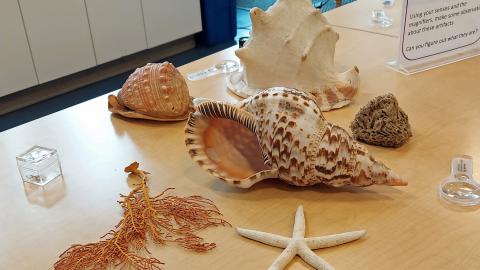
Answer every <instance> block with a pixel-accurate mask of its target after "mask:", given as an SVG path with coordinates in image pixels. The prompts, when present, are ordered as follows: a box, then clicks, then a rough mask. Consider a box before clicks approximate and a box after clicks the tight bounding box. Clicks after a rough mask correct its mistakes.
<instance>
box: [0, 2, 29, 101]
mask: <svg viewBox="0 0 480 270" xmlns="http://www.w3.org/2000/svg"><path fill="white" fill-rule="evenodd" d="M37 83H38V81H37V77H36V75H35V69H34V67H33V63H32V56H31V54H30V50H29V48H28V41H27V37H26V35H25V28H24V27H23V22H22V16H21V14H20V9H19V8H18V3H17V0H2V3H1V8H0V96H5V95H8V94H10V93H13V92H16V91H18V90H20V89H24V88H27V87H30V86H33V85H36V84H37Z"/></svg>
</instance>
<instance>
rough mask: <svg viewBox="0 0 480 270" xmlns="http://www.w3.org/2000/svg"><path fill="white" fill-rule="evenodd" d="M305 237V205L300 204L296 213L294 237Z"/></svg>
mask: <svg viewBox="0 0 480 270" xmlns="http://www.w3.org/2000/svg"><path fill="white" fill-rule="evenodd" d="M303 237H305V214H304V212H303V206H302V205H300V206H299V207H298V208H297V212H296V213H295V223H294V224H293V238H303Z"/></svg>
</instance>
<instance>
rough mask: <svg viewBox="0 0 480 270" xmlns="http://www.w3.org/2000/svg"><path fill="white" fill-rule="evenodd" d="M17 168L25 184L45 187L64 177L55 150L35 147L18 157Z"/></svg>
mask: <svg viewBox="0 0 480 270" xmlns="http://www.w3.org/2000/svg"><path fill="white" fill-rule="evenodd" d="M17 166H18V170H19V171H20V175H21V176H22V180H23V181H24V182H28V183H32V184H35V185H40V186H43V185H45V184H47V183H48V182H50V181H52V180H54V179H56V178H57V177H59V176H61V175H62V168H61V167H60V161H59V160H58V153H57V150H55V149H50V148H46V147H42V146H38V145H36V146H34V147H32V148H30V149H28V150H27V151H26V152H25V153H23V154H21V155H19V156H17Z"/></svg>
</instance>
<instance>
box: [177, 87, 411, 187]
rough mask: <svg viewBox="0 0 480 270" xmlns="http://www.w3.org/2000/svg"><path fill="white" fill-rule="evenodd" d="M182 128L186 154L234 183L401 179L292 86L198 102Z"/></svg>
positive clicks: (396, 182) (394, 182)
mask: <svg viewBox="0 0 480 270" xmlns="http://www.w3.org/2000/svg"><path fill="white" fill-rule="evenodd" d="M185 135H186V136H185V144H186V146H187V149H188V152H189V154H190V156H191V157H192V159H193V160H194V161H196V162H197V163H198V164H199V165H200V166H201V167H202V168H203V169H205V170H207V171H208V172H209V173H211V174H212V175H214V176H216V177H218V178H221V179H223V180H225V181H226V182H228V183H230V184H233V185H235V186H238V187H242V188H248V187H250V186H252V185H253V184H255V183H257V182H259V181H261V180H264V179H267V178H280V179H281V180H283V181H285V182H287V183H289V184H292V185H296V186H309V185H314V184H317V183H324V184H327V185H330V186H335V187H338V186H344V185H353V186H368V185H373V184H379V185H392V186H393V185H407V182H405V181H403V180H402V179H401V178H400V177H399V176H398V175H397V174H395V173H394V172H393V171H392V170H390V169H389V168H387V167H386V166H385V165H384V164H383V163H381V162H379V161H376V160H375V159H374V158H373V157H372V156H371V155H370V154H369V153H368V152H367V150H366V149H365V148H364V147H363V146H362V145H360V144H359V143H358V142H357V141H355V140H354V139H352V137H350V135H349V134H348V133H347V131H345V130H344V129H343V128H341V127H338V126H335V125H332V124H330V123H328V122H327V121H326V120H325V118H324V117H323V115H322V113H321V111H320V109H319V107H318V105H317V103H316V102H315V100H314V98H313V97H312V96H311V95H309V94H306V93H303V92H300V91H296V90H294V89H288V88H283V87H282V88H280V87H278V88H271V89H268V90H265V91H263V92H261V93H259V94H257V95H255V96H252V97H250V98H248V99H245V100H244V101H242V102H240V103H239V104H237V105H232V104H228V103H224V102H216V101H203V102H201V103H199V104H198V105H196V111H195V112H194V113H192V114H191V115H190V118H189V119H188V122H187V125H186V127H185Z"/></svg>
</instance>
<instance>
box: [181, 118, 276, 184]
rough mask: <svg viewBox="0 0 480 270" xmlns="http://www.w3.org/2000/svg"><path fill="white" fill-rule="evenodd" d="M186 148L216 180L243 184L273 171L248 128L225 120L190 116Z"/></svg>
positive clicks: (253, 134)
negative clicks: (262, 173) (261, 173)
mask: <svg viewBox="0 0 480 270" xmlns="http://www.w3.org/2000/svg"><path fill="white" fill-rule="evenodd" d="M186 134H187V137H186V144H187V148H189V153H190V155H191V156H192V158H193V159H194V160H195V161H196V162H197V163H198V164H199V165H200V166H201V167H203V168H204V169H206V170H207V171H208V172H210V173H211V174H213V175H214V176H216V177H219V178H221V179H224V180H226V181H227V182H231V183H232V184H236V185H238V184H240V183H239V182H241V181H242V180H244V181H249V180H251V179H249V178H250V177H252V176H253V175H255V174H257V173H258V172H261V171H265V170H268V169H270V167H268V166H267V165H265V164H264V159H263V155H262V151H261V148H260V145H259V144H258V141H257V137H256V135H255V133H253V132H252V131H251V130H250V129H249V128H248V127H246V126H244V125H242V124H241V123H239V122H237V121H235V120H231V119H226V118H210V117H206V116H203V115H201V114H199V113H194V114H192V115H191V117H190V120H189V122H188V124H187V128H186Z"/></svg>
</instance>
